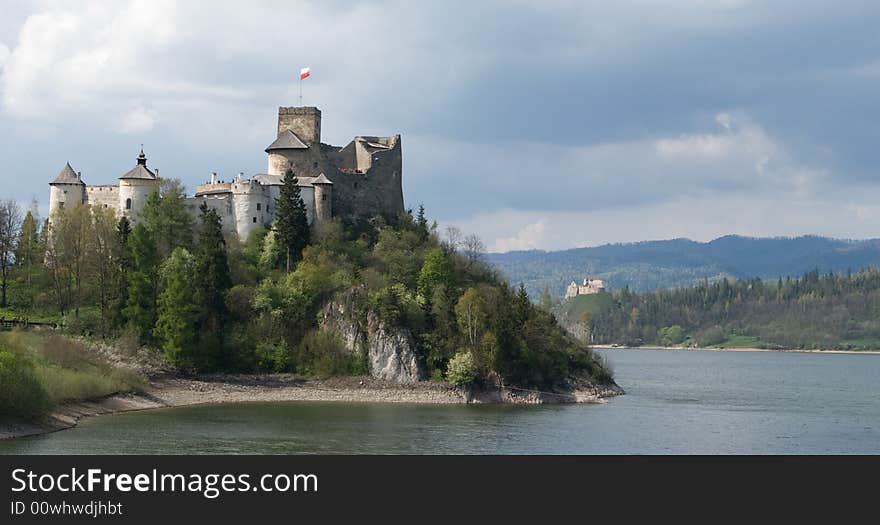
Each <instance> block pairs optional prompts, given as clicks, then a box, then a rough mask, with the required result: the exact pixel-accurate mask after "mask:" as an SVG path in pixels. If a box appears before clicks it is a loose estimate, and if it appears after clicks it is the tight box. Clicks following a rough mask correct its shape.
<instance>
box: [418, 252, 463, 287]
mask: <svg viewBox="0 0 880 525" xmlns="http://www.w3.org/2000/svg"><path fill="white" fill-rule="evenodd" d="M416 284H417V286H418V292H419V295H421V296H422V297H423V298H424V299H426V300H430V299H431V297H432V296H433V294H434V288H435V287H437V286H438V285H443V286H445V287H446V290H447V291H448V290H450V289H451V288H452V286H451V285H452V263H451V262H450V261H449V257H448V256H447V255H446V254H445V253H443V250H441V249H440V248H434V249H432V250H431V251H430V252H428V255H427V257H425V262H424V264H422V269H421V270H420V271H419V277H418V279H417V281H416ZM453 297H454V296H453Z"/></svg>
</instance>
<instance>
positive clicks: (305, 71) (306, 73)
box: [299, 67, 312, 80]
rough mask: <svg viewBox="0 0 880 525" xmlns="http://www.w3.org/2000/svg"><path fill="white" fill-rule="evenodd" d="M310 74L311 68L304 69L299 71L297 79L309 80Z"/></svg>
mask: <svg viewBox="0 0 880 525" xmlns="http://www.w3.org/2000/svg"><path fill="white" fill-rule="evenodd" d="M311 74H312V70H311V68H308V67H304V68H302V69H300V70H299V79H300V80H302V79H304V78H309V75H311Z"/></svg>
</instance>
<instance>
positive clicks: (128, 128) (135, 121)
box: [119, 106, 159, 133]
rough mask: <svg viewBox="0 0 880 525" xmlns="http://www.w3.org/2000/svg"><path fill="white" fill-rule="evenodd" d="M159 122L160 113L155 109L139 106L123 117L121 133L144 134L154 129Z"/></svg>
mask: <svg viewBox="0 0 880 525" xmlns="http://www.w3.org/2000/svg"><path fill="white" fill-rule="evenodd" d="M158 121H159V112H158V111H156V110H155V109H149V108H145V107H143V106H138V107H136V108H135V109H133V110H131V111H129V112H128V113H126V114H125V115H124V116H123V117H122V123H121V125H120V127H119V132H120V133H143V132H144V131H149V130H151V129H153V126H155V125H156V122H158Z"/></svg>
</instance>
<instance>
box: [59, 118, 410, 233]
mask: <svg viewBox="0 0 880 525" xmlns="http://www.w3.org/2000/svg"><path fill="white" fill-rule="evenodd" d="M265 151H266V154H267V156H268V169H267V173H262V174H259V173H258V174H255V175H253V176H251V177H245V176H244V174H243V173H240V174H238V175H237V176H235V177H233V179H232V180H229V181H224V180H220V179H218V178H217V174H216V173H214V174H213V175H212V176H211V179H210V181H208V182H206V183H203V184H199V185H198V186H196V191H195V194H194V196H192V197H188V198H187V207H188V209H189V210H190V212H191V213H193V214H196V213H198V208H199V206H201V204H202V203H207V205H208V206H209V207H211V208H213V209H215V210H216V211H217V213H218V215H219V216H220V218H221V220H222V221H223V228H224V230H225V231H226V232H227V233H235V234H236V235H238V237H239V239H241V240H242V241H244V240H245V239H247V237H248V235H250V233H251V232H252V231H253V230H254V229H255V228H257V227H269V226H270V225H271V224H272V222H273V221H274V218H275V217H274V212H275V202H276V200H277V199H278V197H279V196H280V193H281V190H280V188H281V185H282V184H283V178H284V175H285V174H286V173H287V172H288V171H292V172H293V173H294V174H295V175H296V177H297V186H299V188H300V195H301V196H302V199H303V202H304V203H305V205H306V215H307V217H308V220H309V222H310V223H311V222H313V221H315V220H317V221H323V220H329V219H330V218H332V217H337V216H338V217H347V218H367V219H368V218H372V217H374V216H377V215H384V216H386V217H396V216H397V215H398V214H399V213H402V212H403V211H404V208H403V188H402V165H403V158H402V153H401V140H400V135H399V134H398V135H392V136H389V137H377V136H366V135H358V136H355V137H354V139H353V140H352V141H351V142H350V143H349V144H348V145H346V146H344V147H339V146H331V145H328V144H322V143H321V110H320V109H318V108H316V107H279V108H278V126H277V132H276V137H275V140H274V142H272V144H270V145H269V146H268V147H267V148H266V150H265ZM159 182H160V179H159V171H158V170H156V169H150V168H148V167H147V158H146V155H145V154H144V152H143V150H141V152H140V154H139V155H138V157H137V159H136V164H135V167H134V168H132V169H131V170H129V171H128V172H126V173H125V174H124V175H122V176H121V177H119V182H118V184H117V185H99V186H90V185H86V184H85V183H84V182H83V181H82V175H81V173H78V172H75V171H74V170H73V168H72V167H71V166H70V164H69V163H68V164H67V165H66V166H65V167H64V169H63V170H62V171H61V173H60V174H59V175H58V177H56V178H55V180H53V181H52V182H51V183H50V184H49V186H50V195H49V213H50V220H51V215H54V214H55V213H56V212H57V211H58V210H59V209H62V208H64V207H65V206H67V207H70V206H73V205H76V204H80V203H82V204H90V205H93V206H101V207H105V208H111V209H113V210H115V211H116V213H117V215H118V216H126V217H128V218H129V220H131V221H132V223H137V222H138V221H139V219H140V211H141V210H142V209H143V206H144V203H145V202H146V200H147V198H148V197H149V195H150V194H151V193H152V192H154V191H156V190H157V189H158V187H159Z"/></svg>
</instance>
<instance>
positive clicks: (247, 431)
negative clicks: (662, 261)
mask: <svg viewBox="0 0 880 525" xmlns="http://www.w3.org/2000/svg"><path fill="white" fill-rule="evenodd" d="M600 352H602V353H603V354H605V355H606V356H608V358H609V359H610V362H611V364H612V365H613V367H614V370H615V374H616V378H617V382H618V383H619V384H620V385H621V386H622V387H623V388H624V389H626V391H627V395H625V396H621V397H616V398H612V399H610V400H608V402H607V403H605V404H596V405H555V406H554V405H545V406H466V405H460V406H459V405H454V406H429V405H382V404H367V403H363V404H356V403H346V404H340V403H304V402H289V403H238V404H229V405H210V406H194V407H182V408H168V409H159V410H151V411H144V412H132V413H123V414H115V415H108V416H100V417H92V418H87V419H85V420H82V421H81V422H80V424H79V425H78V426H77V427H76V428H73V429H69V430H64V431H61V432H56V433H53V434H47V435H43V436H36V437H32V438H25V439H18V440H8V441H5V442H4V441H0V453H3V454H19V453H21V454H73V453H77V454H97V453H106V454H131V453H135V454H151V453H160V454H207V453H214V454H248V453H266V454H291V453H293V454H337V453H343V454H877V453H880V355H853V354H815V353H812V354H808V353H778V352H711V351H687V350H634V349H615V350H600Z"/></svg>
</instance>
